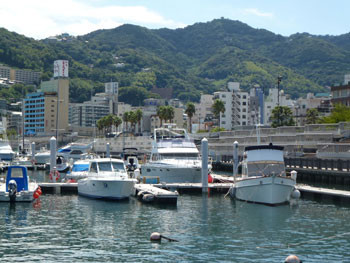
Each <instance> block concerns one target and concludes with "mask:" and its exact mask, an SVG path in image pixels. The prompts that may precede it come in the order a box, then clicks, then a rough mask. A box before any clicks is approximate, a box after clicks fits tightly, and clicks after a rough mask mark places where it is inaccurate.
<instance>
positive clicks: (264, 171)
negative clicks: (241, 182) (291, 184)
mask: <svg viewBox="0 0 350 263" xmlns="http://www.w3.org/2000/svg"><path fill="white" fill-rule="evenodd" d="M282 175H283V176H285V165H284V158H283V147H282V146H275V145H272V144H270V145H258V146H248V147H246V148H245V152H244V154H243V161H242V178H246V177H253V176H254V177H256V176H282Z"/></svg>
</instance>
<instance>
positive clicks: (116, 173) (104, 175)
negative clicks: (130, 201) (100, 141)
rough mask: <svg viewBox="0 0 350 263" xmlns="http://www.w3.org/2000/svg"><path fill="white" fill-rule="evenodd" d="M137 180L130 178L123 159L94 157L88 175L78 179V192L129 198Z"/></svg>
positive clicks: (85, 194)
mask: <svg viewBox="0 0 350 263" xmlns="http://www.w3.org/2000/svg"><path fill="white" fill-rule="evenodd" d="M136 182H137V180H136V179H134V178H129V176H128V173H127V171H126V168H125V164H124V161H123V160H121V159H112V158H99V159H92V160H90V164H89V171H88V173H87V177H86V178H83V179H80V180H78V194H79V195H82V196H86V197H90V198H97V199H113V200H120V199H127V198H129V196H130V195H132V194H133V193H134V191H135V189H134V185H135V183H136Z"/></svg>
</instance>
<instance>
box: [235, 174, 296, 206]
mask: <svg viewBox="0 0 350 263" xmlns="http://www.w3.org/2000/svg"><path fill="white" fill-rule="evenodd" d="M294 188H295V181H294V180H292V179H291V178H287V177H279V176H274V177H273V176H269V177H253V178H246V179H242V180H240V181H237V182H236V184H235V197H236V199H239V200H243V201H248V202H253V203H261V204H266V205H280V204H285V203H288V202H289V201H290V198H291V193H292V192H293V190H294Z"/></svg>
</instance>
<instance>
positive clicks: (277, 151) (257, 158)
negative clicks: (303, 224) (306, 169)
mask: <svg viewBox="0 0 350 263" xmlns="http://www.w3.org/2000/svg"><path fill="white" fill-rule="evenodd" d="M241 166H242V177H241V178H237V180H236V182H235V184H234V186H233V187H232V188H231V189H230V195H231V196H232V197H234V198H236V199H239V200H244V201H248V202H254V203H261V204H266V205H279V204H283V203H287V202H289V201H290V199H291V198H292V193H293V191H298V190H295V184H296V178H292V177H291V176H287V175H286V172H285V166H284V159H283V147H282V146H275V145H272V144H271V143H270V145H257V146H248V147H246V148H245V152H244V154H243V161H242V162H241Z"/></svg>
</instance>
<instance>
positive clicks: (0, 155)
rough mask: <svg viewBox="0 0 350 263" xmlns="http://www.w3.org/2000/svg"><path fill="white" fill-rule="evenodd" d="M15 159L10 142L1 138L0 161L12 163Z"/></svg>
mask: <svg viewBox="0 0 350 263" xmlns="http://www.w3.org/2000/svg"><path fill="white" fill-rule="evenodd" d="M14 157H15V152H14V151H13V150H12V147H11V145H10V143H9V141H8V140H5V139H2V138H0V160H3V161H12V159H13V158H14Z"/></svg>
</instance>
